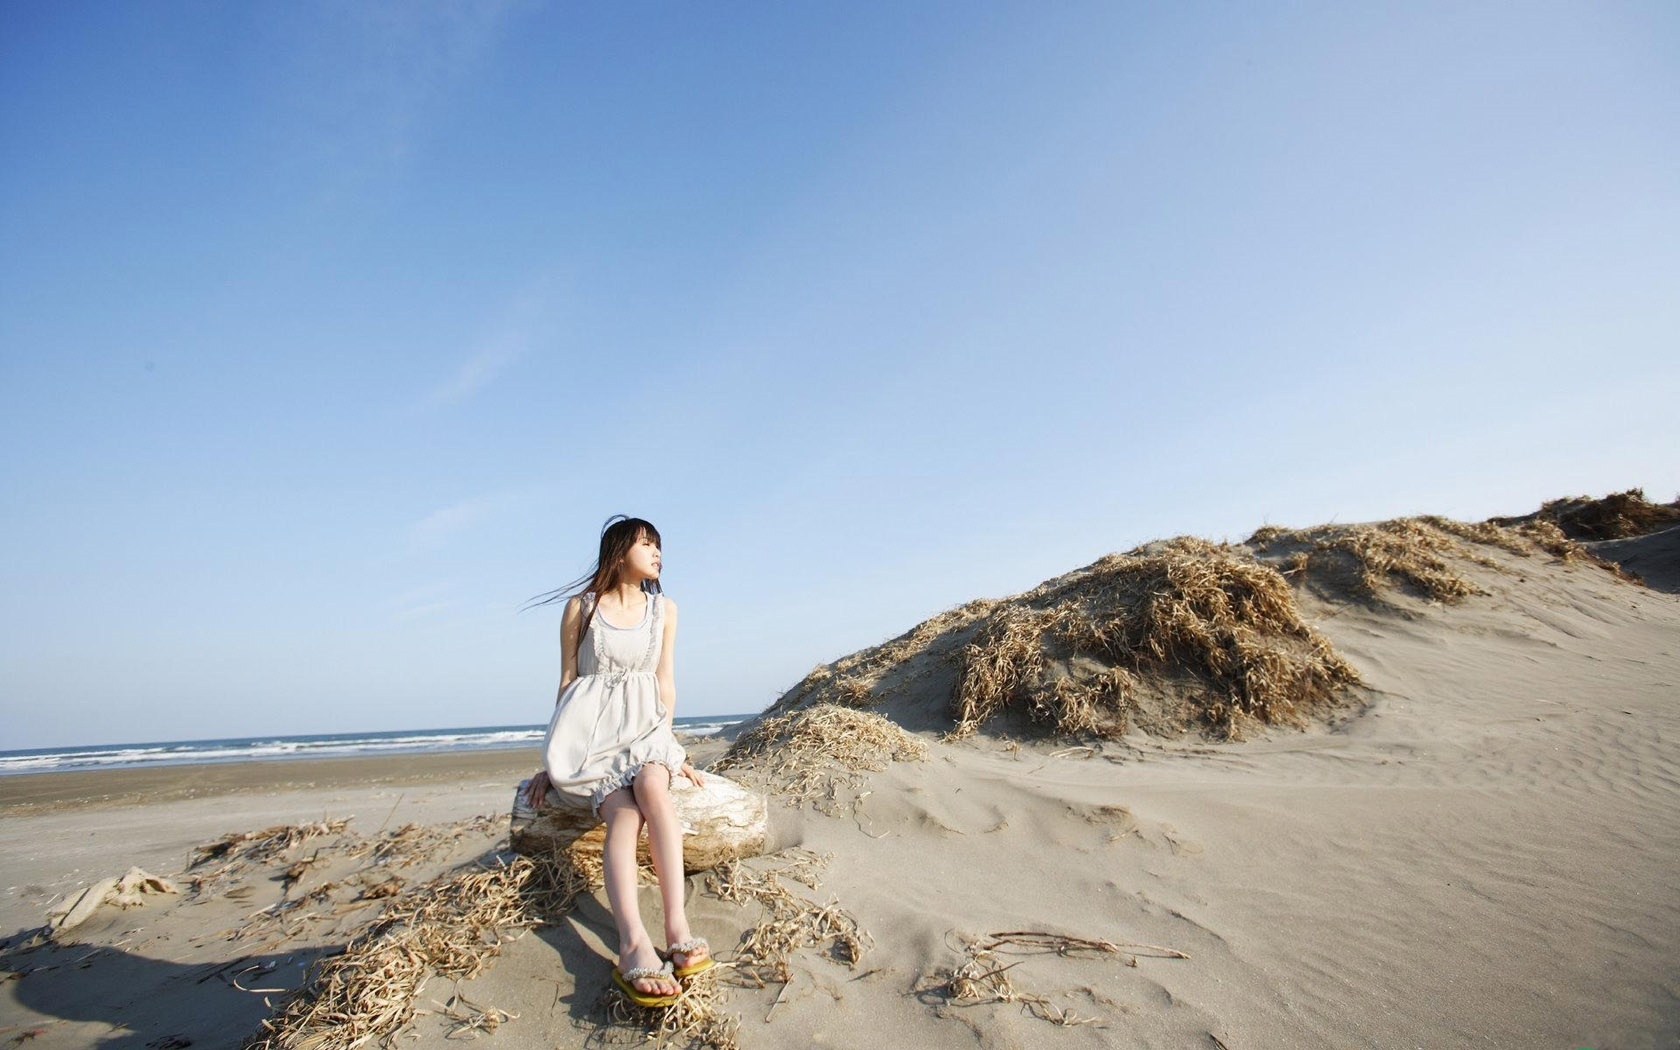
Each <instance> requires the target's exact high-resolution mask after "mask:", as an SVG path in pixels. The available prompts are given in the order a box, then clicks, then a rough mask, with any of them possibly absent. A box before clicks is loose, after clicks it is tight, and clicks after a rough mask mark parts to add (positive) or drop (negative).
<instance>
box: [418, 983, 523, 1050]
mask: <svg viewBox="0 0 1680 1050" xmlns="http://www.w3.org/2000/svg"><path fill="white" fill-rule="evenodd" d="M432 1005H434V1006H436V1007H437V1008H438V1012H439V1013H440V1014H442V1016H444V1017H447V1018H448V1019H449V1020H451V1021H454V1022H455V1024H454V1026H453V1027H452V1028H450V1029H449V1031H448V1032H446V1033H444V1038H445V1039H476V1038H478V1033H480V1032H485V1033H487V1034H489V1035H495V1034H496V1029H498V1028H500V1027H501V1026H502V1025H504V1024H507V1023H508V1022H509V1021H517V1020H519V1015H518V1014H515V1013H509V1012H508V1011H506V1010H499V1009H497V1008H496V1007H494V1006H480V1005H479V1004H477V1003H475V1002H473V1001H472V1000H471V999H468V998H467V997H466V996H464V995H462V994H461V993H460V992H459V991H456V992H455V994H454V995H451V996H450V997H449V1001H448V1002H447V1003H440V1002H438V1001H437V1000H436V999H433V1000H432Z"/></svg>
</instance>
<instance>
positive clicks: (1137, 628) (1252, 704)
mask: <svg viewBox="0 0 1680 1050" xmlns="http://www.w3.org/2000/svg"><path fill="white" fill-rule="evenodd" d="M962 657H963V658H962V673H961V677H960V678H959V680H958V683H957V686H956V689H955V692H954V695H953V697H952V704H951V706H952V713H953V715H954V717H955V719H956V728H955V729H954V730H953V731H952V735H953V736H958V737H961V736H966V735H969V734H971V733H973V732H975V730H976V729H978V728H979V727H980V726H981V725H982V724H984V723H985V722H986V721H987V720H989V719H991V718H993V717H994V716H996V715H998V714H999V713H1001V712H1003V711H1004V710H1006V709H1011V708H1013V709H1020V710H1024V711H1025V712H1026V713H1027V714H1029V715H1030V716H1031V717H1032V718H1033V719H1034V720H1035V721H1038V722H1041V723H1044V724H1047V725H1050V726H1052V727H1054V728H1055V730H1056V731H1058V732H1062V733H1094V734H1097V735H1104V736H1106V735H1119V734H1120V733H1124V732H1125V731H1126V729H1127V728H1128V727H1129V725H1130V723H1131V721H1132V718H1133V717H1134V715H1136V714H1137V713H1138V712H1139V711H1140V708H1141V703H1140V702H1141V700H1142V699H1143V697H1144V694H1146V693H1151V694H1154V693H1160V692H1162V691H1166V692H1169V693H1175V694H1176V697H1177V698H1176V699H1174V700H1170V701H1168V703H1167V706H1169V707H1171V706H1176V707H1180V708H1185V707H1187V708H1188V710H1185V711H1182V712H1181V714H1182V715H1183V716H1184V717H1183V718H1182V721H1184V722H1188V723H1195V722H1200V723H1202V724H1203V725H1205V726H1207V727H1209V728H1211V729H1213V730H1216V731H1219V732H1223V733H1225V734H1226V735H1231V736H1236V735H1240V726H1241V724H1242V723H1243V722H1244V721H1255V722H1260V723H1277V722H1285V721H1298V720H1299V719H1300V718H1301V717H1302V716H1303V714H1304V713H1305V712H1307V711H1308V710H1311V709H1313V708H1315V707H1318V706H1320V705H1329V704H1331V703H1333V702H1334V699H1335V695H1336V691H1337V690H1338V689H1340V688H1341V687H1342V686H1344V685H1348V684H1351V683H1353V682H1356V681H1357V680H1358V675H1357V674H1356V673H1355V672H1354V670H1353V668H1352V667H1351V666H1350V665H1349V664H1348V663H1347V662H1346V661H1345V660H1343V659H1342V658H1341V657H1340V656H1339V655H1337V654H1336V652H1335V651H1334V650H1333V649H1332V648H1331V646H1330V643H1329V642H1328V641H1327V640H1325V639H1324V638H1323V637H1322V636H1321V635H1319V634H1318V633H1317V632H1316V631H1314V630H1312V629H1311V628H1310V627H1308V626H1307V625H1306V623H1305V622H1303V621H1302V620H1301V617H1300V613H1299V611H1298V610H1297V608H1296V606H1295V598H1294V594H1293V592H1292V591H1291V590H1290V587H1289V584H1288V582H1287V581H1286V580H1285V579H1284V578H1283V576H1282V575H1280V574H1279V573H1278V571H1277V570H1276V569H1273V568H1271V567H1270V566H1267V565H1263V564H1261V563H1260V562H1258V561H1256V560H1255V559H1254V558H1253V556H1252V555H1251V554H1249V553H1248V552H1247V551H1245V550H1242V549H1241V548H1233V547H1230V546H1224V545H1216V544H1213V543H1209V542H1207V541H1206V540H1201V539H1197V538H1194V537H1188V536H1185V537H1179V538H1177V539H1174V540H1168V541H1166V542H1164V543H1160V544H1153V545H1150V546H1148V547H1144V548H1140V549H1139V550H1137V551H1134V552H1132V553H1130V554H1123V555H1121V554H1113V555H1109V556H1108V557H1105V558H1102V559H1100V560H1099V561H1097V562H1095V563H1094V564H1092V565H1091V566H1089V567H1087V568H1086V569H1084V570H1081V571H1079V572H1076V573H1071V574H1069V575H1067V576H1064V577H1061V578H1059V579H1057V580H1052V581H1050V582H1048V583H1046V584H1043V585H1041V586H1040V587H1039V588H1037V589H1036V590H1034V591H1030V592H1028V593H1027V594H1025V595H1023V596H1022V597H1021V598H1020V599H1018V600H1015V601H1011V602H1008V603H1004V604H1000V605H999V606H998V607H997V608H996V609H994V610H993V612H992V613H991V615H990V616H988V617H987V618H986V620H985V622H984V623H983V624H982V625H981V628H980V631H979V633H978V635H977V638H976V640H975V642H973V643H972V644H970V645H969V646H968V647H967V648H966V649H965V650H964V651H963V654H962ZM1169 720H1170V719H1169Z"/></svg>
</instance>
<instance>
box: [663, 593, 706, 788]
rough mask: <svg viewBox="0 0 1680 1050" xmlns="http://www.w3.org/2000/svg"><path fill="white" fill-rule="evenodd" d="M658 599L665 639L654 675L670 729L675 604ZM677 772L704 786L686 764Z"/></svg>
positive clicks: (674, 696)
mask: <svg viewBox="0 0 1680 1050" xmlns="http://www.w3.org/2000/svg"><path fill="white" fill-rule="evenodd" d="M660 597H661V598H664V601H665V637H664V639H663V640H662V642H661V645H660V647H659V669H658V670H656V671H655V672H654V674H655V675H657V676H658V678H659V700H660V702H661V703H663V704H664V705H665V728H666V729H671V727H672V724H673V723H674V722H675V721H676V718H677V672H676V650H677V603H676V602H674V601H672V600H671V599H669V598H665V596H664V595H660ZM679 772H681V773H682V775H683V776H685V777H687V778H688V779H690V780H692V781H693V782H694V786H695V787H705V786H706V778H705V777H704V776H702V775H701V774H700V771H699V770H697V769H695V768H694V767H693V766H692V765H690V764H689V763H688V762H686V761H685V762H683V765H682V769H681V770H679Z"/></svg>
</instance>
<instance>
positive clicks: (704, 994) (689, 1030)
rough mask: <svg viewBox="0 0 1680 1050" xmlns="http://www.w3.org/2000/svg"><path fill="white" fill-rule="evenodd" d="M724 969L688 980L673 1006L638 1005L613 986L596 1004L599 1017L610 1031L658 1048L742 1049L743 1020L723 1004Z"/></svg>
mask: <svg viewBox="0 0 1680 1050" xmlns="http://www.w3.org/2000/svg"><path fill="white" fill-rule="evenodd" d="M724 969H725V967H724V966H723V965H722V964H719V965H718V966H714V967H713V968H711V969H710V970H707V971H706V972H705V973H701V974H696V975H694V976H693V977H690V978H688V979H687V980H686V981H685V982H683V990H682V994H681V995H679V996H678V997H677V1001H676V1002H674V1003H672V1004H670V1005H669V1006H659V1007H645V1006H637V1005H636V1004H635V1003H633V1002H631V1001H630V998H629V997H628V996H626V995H625V994H624V993H623V992H621V991H619V989H618V988H617V987H615V986H612V985H609V986H608V987H607V990H606V991H605V992H603V993H602V995H601V998H600V1000H599V1001H598V1002H597V1003H596V1006H595V1013H596V1016H597V1017H598V1018H599V1019H600V1020H601V1022H602V1024H603V1025H604V1027H605V1028H606V1029H608V1030H613V1029H617V1030H620V1031H622V1032H623V1033H624V1034H626V1035H627V1036H629V1040H630V1041H634V1042H649V1041H651V1042H653V1043H654V1044H655V1045H656V1046H669V1045H672V1044H673V1043H678V1042H680V1043H681V1044H683V1045H686V1046H705V1047H711V1048H712V1050H739V1046H740V1043H739V1042H738V1040H737V1036H738V1034H739V1033H740V1029H741V1020H740V1018H738V1017H735V1016H733V1015H732V1014H728V1013H725V1012H723V1010H722V1009H721V1008H720V1005H719V1004H720V1002H721V1001H722V997H723V992H722V989H721V987H720V986H719V984H718V974H720V973H721V972H723V971H724ZM594 1041H595V1040H592V1042H594ZM599 1041H600V1042H608V1041H611V1040H610V1039H609V1038H602V1039H600V1040H599Z"/></svg>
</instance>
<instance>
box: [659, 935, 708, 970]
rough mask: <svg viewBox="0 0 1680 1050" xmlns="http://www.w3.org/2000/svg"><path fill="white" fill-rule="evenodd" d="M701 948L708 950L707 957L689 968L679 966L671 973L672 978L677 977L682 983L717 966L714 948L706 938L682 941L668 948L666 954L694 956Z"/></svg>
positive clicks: (691, 964) (688, 966)
mask: <svg viewBox="0 0 1680 1050" xmlns="http://www.w3.org/2000/svg"><path fill="white" fill-rule="evenodd" d="M701 948H704V949H706V957H705V958H704V959H701V960H700V961H699V962H697V963H690V964H689V965H687V966H678V967H677V968H676V969H674V970H672V971H671V974H672V976H674V977H676V979H677V980H679V981H680V980H683V979H684V978H687V977H693V976H694V975H695V974H697V973H705V972H706V971H707V970H710V969H711V968H712V967H714V966H716V965H717V960H716V959H714V958H712V946H711V945H710V944H708V943H707V941H706V938H704V937H692V938H690V939H688V940H686V941H680V942H678V943H676V944H673V945H671V946H670V947H669V948H666V949H665V954H667V955H692V954H694V953H695V952H697V951H699V950H700V949H701ZM671 961H672V962H675V961H676V960H675V959H673V960H671Z"/></svg>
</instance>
